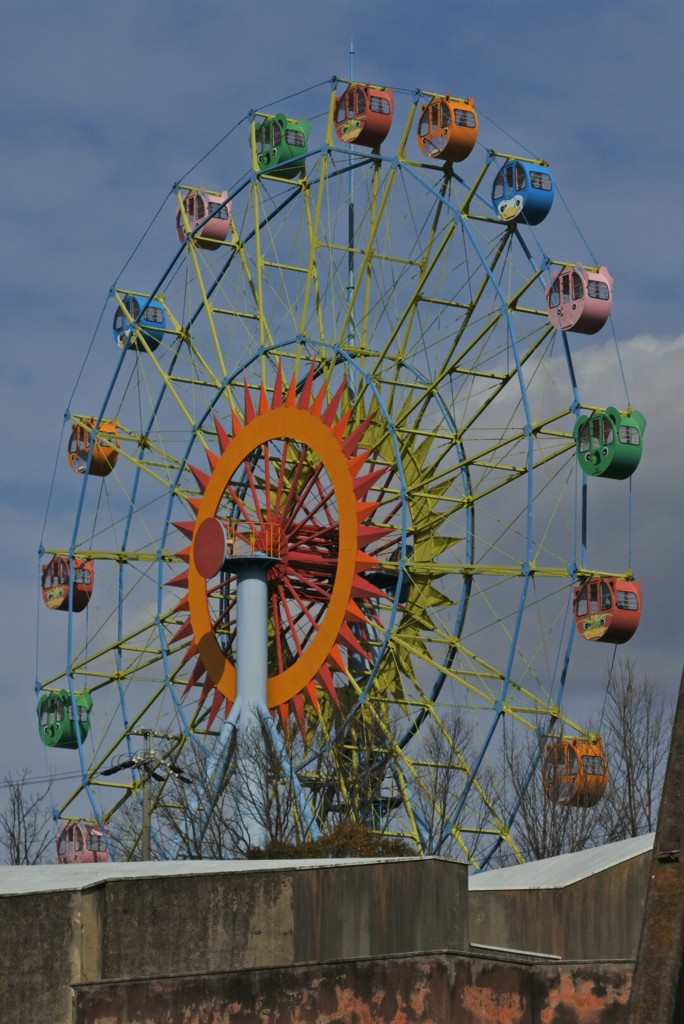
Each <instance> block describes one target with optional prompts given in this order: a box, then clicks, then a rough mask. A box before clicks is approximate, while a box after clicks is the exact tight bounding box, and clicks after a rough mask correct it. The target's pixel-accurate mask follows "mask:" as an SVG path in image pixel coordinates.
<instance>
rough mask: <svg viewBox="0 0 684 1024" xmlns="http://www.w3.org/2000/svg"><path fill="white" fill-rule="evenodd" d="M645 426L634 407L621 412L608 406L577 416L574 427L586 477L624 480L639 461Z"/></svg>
mask: <svg viewBox="0 0 684 1024" xmlns="http://www.w3.org/2000/svg"><path fill="white" fill-rule="evenodd" d="M645 428H646V417H645V416H644V415H643V413H640V412H638V411H637V410H636V409H632V410H631V412H629V413H621V412H619V410H618V409H615V408H614V407H613V406H608V408H607V409H606V410H605V411H604V412H592V413H591V414H590V415H589V416H580V417H579V419H578V420H577V422H576V423H575V428H574V430H573V435H574V438H575V444H576V446H577V458H578V460H579V464H580V466H581V467H582V469H583V470H584V472H585V473H587V474H588V475H589V476H605V477H608V478H609V479H612V480H626V479H627V477H629V476H631V475H632V473H633V472H634V470H635V469H636V468H637V466H638V465H639V462H640V461H641V453H642V451H643V445H644V430H645Z"/></svg>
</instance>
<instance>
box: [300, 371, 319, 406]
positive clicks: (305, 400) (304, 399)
mask: <svg viewBox="0 0 684 1024" xmlns="http://www.w3.org/2000/svg"><path fill="white" fill-rule="evenodd" d="M315 374H316V363H315V362H313V363H312V364H311V366H310V367H309V372H308V373H307V375H306V380H305V381H304V387H303V388H302V390H301V391H300V393H299V401H298V403H297V405H298V406H299V408H300V409H310V408H311V392H312V390H313V383H314V376H315Z"/></svg>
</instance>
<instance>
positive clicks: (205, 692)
mask: <svg viewBox="0 0 684 1024" xmlns="http://www.w3.org/2000/svg"><path fill="white" fill-rule="evenodd" d="M213 689H214V684H213V683H212V681H211V679H210V678H209V676H208V675H207V676H206V678H205V680H204V682H203V684H202V691H201V693H200V695H199V700H198V701H197V703H198V704H199V705H200V706H201V705H202V704H204V702H205V700H206V699H207V697H208V696H209V694H210V693H211V691H212V690H213Z"/></svg>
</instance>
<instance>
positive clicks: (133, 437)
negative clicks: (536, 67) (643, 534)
mask: <svg viewBox="0 0 684 1024" xmlns="http://www.w3.org/2000/svg"><path fill="white" fill-rule="evenodd" d="M305 97H306V104H307V110H308V112H309V113H310V117H303V116H300V117H298V118H296V117H295V116H294V114H293V112H292V111H290V112H289V114H288V115H285V114H283V113H280V112H277V110H274V109H271V110H264V111H256V112H252V113H251V114H250V116H249V118H248V119H247V121H246V122H245V124H244V126H243V128H242V131H243V132H244V143H245V144H244V154H245V170H244V174H243V175H242V176H241V177H239V178H237V180H236V183H235V184H234V185H232V186H231V187H230V188H227V187H225V182H211V183H207V182H205V181H203V180H202V179H201V177H200V179H199V180H193V181H192V182H183V183H180V184H178V185H177V186H175V187H174V193H173V196H172V197H171V202H172V204H173V206H172V208H171V209H168V207H167V217H168V225H169V229H168V238H169V243H168V250H167V253H166V256H165V257H162V258H161V259H160V263H162V264H163V263H164V260H166V262H167V266H166V269H164V270H163V271H161V272H160V273H159V274H158V277H157V279H156V280H154V281H153V282H152V283H151V284H150V283H149V281H145V282H143V281H140V280H130V278H129V275H130V273H131V268H130V267H129V268H128V269H127V271H126V277H127V278H128V279H127V280H126V281H122V282H120V283H117V286H116V287H115V288H114V289H113V291H112V296H111V303H110V305H111V328H110V326H109V325H105V328H104V329H103V331H102V335H103V337H101V338H96V342H97V356H96V357H93V358H96V360H97V362H98V363H99V364H100V366H101V367H104V366H105V365H107V364H108V365H109V369H108V370H107V371H104V378H103V380H102V386H101V393H100V394H99V395H98V396H97V400H96V399H95V397H94V396H93V394H92V390H91V392H90V393H84V394H75V395H74V396H73V398H72V406H71V410H70V420H69V429H70V435H69V437H68V440H67V458H64V457H63V456H60V458H61V460H62V461H61V462H60V469H59V471H58V473H57V481H56V485H55V486H56V487H57V488H58V489H59V495H60V501H64V500H65V498H64V495H65V494H66V493H67V492H68V491H70V493H71V501H72V506H73V508H74V514H73V527H72V530H71V533H70V535H68V536H64V535H63V533H62V535H61V536H55V532H54V529H53V527H52V520H51V517H50V516H48V520H47V522H48V525H47V527H46V531H45V534H44V538H43V542H42V546H41V584H42V589H43V597H44V605H45V607H44V608H43V609H42V611H41V614H40V616H39V632H40V638H39V639H40V642H39V652H40V654H39V659H40V660H39V680H38V683H37V691H38V697H39V728H40V730H41V738H42V739H43V742H44V743H45V744H46V745H47V746H48V747H50V748H51V753H52V751H54V758H55V759H57V758H60V759H62V760H60V762H59V764H60V769H61V770H63V765H64V760H63V759H64V758H65V757H66V756H67V754H65V752H64V751H63V750H61V749H58V748H60V747H62V748H66V749H67V750H71V751H72V752H73V756H74V757H75V758H78V768H77V771H78V774H79V778H78V782H77V784H76V785H75V787H74V789H73V790H72V791H70V792H68V793H66V794H65V795H64V797H63V799H62V800H61V801H60V804H59V811H60V814H61V816H62V817H64V818H66V819H70V818H72V819H73V818H80V817H86V818H88V817H91V818H93V819H96V820H97V822H98V827H99V828H100V829H104V830H105V832H106V830H107V828H108V827H110V828H111V825H112V822H113V821H115V820H116V815H117V814H119V813H120V812H121V809H122V808H125V806H126V803H127V801H129V800H130V799H131V798H135V797H137V796H138V795H139V794H140V789H141V772H140V764H141V761H140V757H139V756H138V755H136V748H137V747H139V746H140V745H141V743H140V739H139V737H141V736H145V737H146V740H147V738H149V736H156V737H159V740H158V743H159V745H160V750H161V751H162V753H161V754H160V757H159V759H158V763H157V767H156V771H155V779H156V781H157V783H158V784H157V787H156V790H155V796H154V801H155V806H156V807H161V806H162V805H163V804H164V801H165V799H166V798H165V795H164V794H165V785H166V783H168V782H169V780H171V779H172V778H173V776H174V773H173V771H171V770H170V769H168V767H167V768H165V766H168V765H175V764H177V763H179V761H182V759H183V757H184V756H185V755H187V754H188V753H189V752H190V751H192V750H202V751H204V752H206V756H207V759H208V764H209V772H210V774H212V773H213V774H214V775H215V776H216V778H217V779H220V780H223V779H224V778H225V775H226V771H228V770H229V766H230V763H231V758H232V757H233V754H234V748H235V738H236V736H238V742H239V731H240V722H241V721H242V723H243V725H244V722H245V721H246V719H247V717H249V716H248V711H247V708H248V706H249V707H251V708H252V712H251V714H252V719H251V721H252V725H253V726H254V727H255V728H256V729H257V730H261V732H262V733H263V734H264V736H266V738H267V746H268V749H269V750H270V752H271V754H272V756H273V757H274V758H275V761H276V762H277V763H278V765H279V766H280V768H281V770H282V781H281V784H282V785H290V786H291V787H292V788H293V791H294V800H293V808H294V810H293V813H294V814H295V815H296V816H297V817H298V819H299V821H300V824H301V832H302V834H309V835H315V834H317V833H318V832H319V831H320V830H324V829H325V828H326V826H327V825H328V824H329V823H330V822H332V821H334V820H335V817H336V816H338V817H340V816H342V817H344V816H347V817H350V818H354V819H358V820H363V821H365V822H366V823H367V824H369V825H370V826H371V827H372V828H374V829H377V830H384V831H385V832H386V833H388V834H392V835H396V836H401V837H404V838H406V839H408V840H409V841H411V842H413V843H414V844H415V847H416V849H417V850H419V851H424V852H429V853H439V852H454V853H457V854H458V855H460V856H465V857H466V858H467V859H468V861H469V862H470V863H471V864H473V865H474V866H484V865H486V864H487V863H488V861H489V859H490V858H491V856H492V854H493V852H494V851H495V850H496V849H497V848H498V846H499V845H500V844H501V843H508V844H509V845H511V846H512V847H513V852H514V854H515V852H516V851H515V848H514V843H513V840H512V839H511V837H510V829H511V824H512V822H513V819H514V816H515V812H516V803H515V798H514V796H513V795H512V794H511V792H510V788H509V787H507V786H506V784H505V779H502V778H501V774H500V772H499V771H498V770H497V765H498V763H499V757H500V748H501V739H502V735H503V734H504V732H505V730H507V729H508V730H515V731H519V732H521V733H525V734H528V735H530V736H532V737H534V739H535V743H536V747H537V749H538V753H539V756H541V755H542V753H543V751H544V749H545V746H546V744H547V742H548V738H549V735H550V734H551V730H552V729H553V728H555V727H556V726H557V724H558V723H559V722H560V723H563V722H565V721H566V719H565V717H564V714H563V711H562V708H561V701H562V695H563V689H564V685H565V682H566V678H567V675H568V666H569V662H570V654H571V649H572V647H573V643H574V642H578V643H581V642H583V639H580V638H579V637H578V633H582V635H583V637H584V638H586V639H598V640H601V639H606V640H608V641H611V640H617V642H622V641H623V640H625V639H628V637H629V636H630V635H631V633H632V632H633V630H634V629H635V628H636V623H637V622H638V614H639V609H640V601H641V596H640V591H639V589H638V585H637V583H636V581H634V580H633V578H632V573H631V568H630V566H629V565H624V566H621V567H619V568H618V569H617V570H615V569H614V568H611V567H591V566H589V565H587V564H586V537H585V536H584V535H583V528H582V523H583V521H584V517H583V514H582V510H583V505H584V504H585V503H586V500H587V479H588V476H597V475H598V476H600V475H605V476H611V475H612V476H613V477H616V478H618V479H625V478H627V477H628V476H629V475H630V473H631V472H632V471H633V469H634V468H635V467H636V464H637V463H638V459H639V456H640V454H641V443H642V438H643V430H644V426H645V421H644V419H643V417H642V416H641V414H639V413H637V412H635V411H634V410H632V409H631V408H630V407H628V408H627V410H626V411H624V412H620V411H618V409H617V408H615V407H613V406H611V407H610V408H608V409H586V408H583V407H582V405H581V402H580V396H579V392H578V387H577V382H576V378H575V373H574V371H573V365H572V346H571V344H570V343H569V340H568V334H569V333H572V332H580V333H584V334H591V333H595V332H596V331H598V330H599V329H600V328H601V327H602V326H603V324H605V323H606V321H607V319H608V316H609V313H610V307H611V301H612V279H611V277H610V275H609V274H608V272H607V270H606V268H605V267H600V266H597V265H595V264H594V263H593V262H592V263H591V265H588V264H587V265H585V264H578V263H575V262H565V261H563V260H562V259H559V260H550V259H548V258H547V257H546V255H545V254H544V252H543V251H542V249H541V246H540V244H539V241H538V239H537V236H536V233H535V230H534V229H535V227H536V226H537V225H539V224H541V223H542V222H543V221H544V219H545V218H546V217H547V215H549V214H550V212H551V207H552V202H553V198H554V195H555V191H556V184H555V180H554V177H553V175H552V172H551V170H550V168H549V167H548V166H547V165H546V164H545V162H544V161H543V160H539V159H536V158H531V157H529V156H525V157H522V156H520V157H516V156H512V155H510V154H504V153H499V152H497V151H494V150H491V149H487V148H485V146H484V145H483V142H482V139H481V137H480V135H481V132H480V125H479V119H478V115H477V111H476V108H475V105H474V103H473V100H471V99H454V98H453V97H451V96H450V95H448V94H444V95H440V94H435V93H431V92H420V91H418V92H415V93H410V92H403V91H401V90H398V89H395V90H393V89H391V88H389V87H378V86H368V85H365V84H360V83H354V82H344V81H340V80H337V79H335V80H333V81H332V83H331V85H329V86H326V87H323V88H319V89H317V90H312V91H311V93H307V94H305ZM302 102H304V101H303V100H302ZM195 173H197V171H196V172H195ZM230 177H231V179H232V178H233V177H234V175H230ZM209 185H210V186H211V187H208V186H209ZM174 222H175V223H174ZM176 237H177V240H178V245H177V246H176V247H175V249H174V246H173V239H174V238H176ZM574 244H575V243H574V240H573V245H574ZM115 343H116V344H115ZM117 345H118V348H117ZM105 352H106V353H107V356H105V355H104V354H103V353H105ZM583 459H584V463H583V462H582V460H583ZM583 470H584V473H583ZM72 471H74V472H72ZM74 473H75V474H76V475H75V476H74ZM54 520H55V523H56V524H59V522H60V517H59V516H55V517H54ZM250 586H254V587H256V592H257V596H256V598H254V597H248V596H244V595H248V594H249V592H250ZM591 587H594V588H595V593H594V592H593V591H591ZM603 589H605V590H606V591H608V596H609V599H612V602H613V604H612V606H611V608H609V607H608V606H607V605H605V604H604V605H603V607H602V608H599V607H598V606H597V607H596V608H595V607H594V605H595V604H596V602H599V601H600V600H601V598H600V595H601V594H602V593H603ZM618 594H621V595H623V597H622V598H618V596H617V595H618ZM582 595H583V596H582ZM624 595H627V596H626V597H625V596H624ZM620 602H621V603H620ZM241 608H242V611H241ZM245 609H246V610H245ZM57 610H62V611H64V612H66V615H65V616H61V617H60V616H57V615H55V614H54V612H55V611H57ZM601 616H602V617H603V622H602V623H601V622H600V621H599V620H600V618H601ZM611 631H612V632H611ZM241 637H242V643H241V639H240V638H241ZM56 650H61V654H60V659H57V660H56V654H55V651H56ZM241 660H242V669H241V667H240V663H241ZM241 676H242V679H243V680H246V682H242V683H241V681H240V678H241ZM255 680H258V681H257V682H255ZM245 687H247V689H245ZM250 687H252V689H250ZM255 709H256V710H255ZM567 728H568V729H570V730H571V731H572V732H573V733H574V735H575V736H576V737H580V738H581V737H582V736H584V735H585V734H584V733H583V731H582V729H581V727H580V726H578V725H573V724H572V723H568V725H567ZM556 762H558V757H557V756H556ZM556 762H554V763H556ZM117 765H119V766H125V770H122V771H120V772H118V773H116V774H114V768H116V766H117ZM533 768H534V765H533V764H531V766H530V771H532V770H533ZM192 799H194V804H193V803H192ZM192 799H191V801H190V804H191V812H192V813H193V814H195V815H196V816H200V817H202V816H204V818H205V819H207V818H209V817H210V816H211V813H212V802H211V799H207V797H206V794H204V795H203V796H202V797H199V796H196V797H194V798H192ZM257 838H258V837H257ZM137 841H138V840H137V838H135V837H134V838H133V839H132V840H131V850H129V853H130V852H131V851H132V849H133V847H134V846H135V844H136V842H137ZM155 842H156V853H157V855H158V856H173V855H175V851H176V849H177V847H176V846H174V844H173V843H172V842H170V841H169V840H168V838H167V837H165V836H164V835H163V834H162V831H161V829H160V830H159V832H158V834H157V835H156V838H155ZM133 855H134V854H133Z"/></svg>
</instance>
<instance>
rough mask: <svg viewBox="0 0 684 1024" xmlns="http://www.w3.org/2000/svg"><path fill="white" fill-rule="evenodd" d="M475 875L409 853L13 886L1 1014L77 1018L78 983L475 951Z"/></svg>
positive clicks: (0, 965) (4, 1017) (33, 1023)
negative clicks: (73, 885) (471, 907)
mask: <svg viewBox="0 0 684 1024" xmlns="http://www.w3.org/2000/svg"><path fill="white" fill-rule="evenodd" d="M131 867H134V866H133V865H131ZM169 867H170V866H169ZM56 870H57V871H61V872H62V873H63V872H65V871H68V868H67V869H65V868H57V869H56ZM56 877H58V876H56ZM61 877H62V878H64V877H66V876H65V875H64V874H62V875H61ZM467 884H468V883H467V869H466V867H465V865H462V864H456V863H454V862H452V861H448V860H444V859H441V858H428V859H420V858H415V859H413V858H412V859H399V860H394V861H377V862H367V861H365V862H353V861H351V862H340V863H333V862H330V863H329V864H328V865H326V866H325V867H321V866H311V867H310V866H308V865H307V866H289V865H287V864H285V865H282V866H281V867H280V868H279V870H273V869H271V870H264V869H263V868H261V869H260V868H259V867H256V866H255V868H254V869H250V870H244V869H243V870H240V871H235V872H231V871H230V870H223V871H220V872H217V873H215V874H211V873H207V872H206V871H205V872H203V873H202V874H197V875H193V874H188V873H187V872H186V873H183V874H177V875H174V874H172V873H169V872H168V871H167V872H166V873H164V874H162V875H161V876H160V877H155V876H151V877H121V878H117V879H116V880H109V881H103V882H101V883H100V884H96V885H92V886H90V887H89V888H86V889H84V890H75V891H62V892H45V893H40V894H38V893H27V894H22V895H14V896H3V897H2V898H0V933H1V934H2V936H3V942H2V945H1V946H0V950H1V952H0V1006H1V1007H2V1012H1V1014H0V1020H1V1021H2V1024H15V1022H16V1024H29V1022H30V1024H43V1022H45V1024H62V1022H64V1024H70V1022H71V1020H72V1015H71V1001H72V986H74V985H75V984H77V983H79V982H89V981H100V980H111V979H130V978H138V979H145V978H147V979H159V978H170V977H174V976H178V975H185V976H187V975H194V974H195V973H202V974H204V973H206V972H208V971H221V972H224V971H231V970H236V969H239V968H250V967H270V966H275V965H289V964H293V963H302V962H306V961H323V960H330V959H333V958H336V959H339V958H343V959H344V958H352V957H366V956H368V957H375V956H384V955H388V954H392V953H402V952H409V951H413V950H415V949H439V948H450V949H461V950H465V949H467V948H468V941H469V940H468V911H467V899H468V892H467ZM154 984H155V985H156V984H157V982H156V981H155V982H154ZM117 1019H118V1018H116V1017H114V1018H112V1021H114V1020H117Z"/></svg>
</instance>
